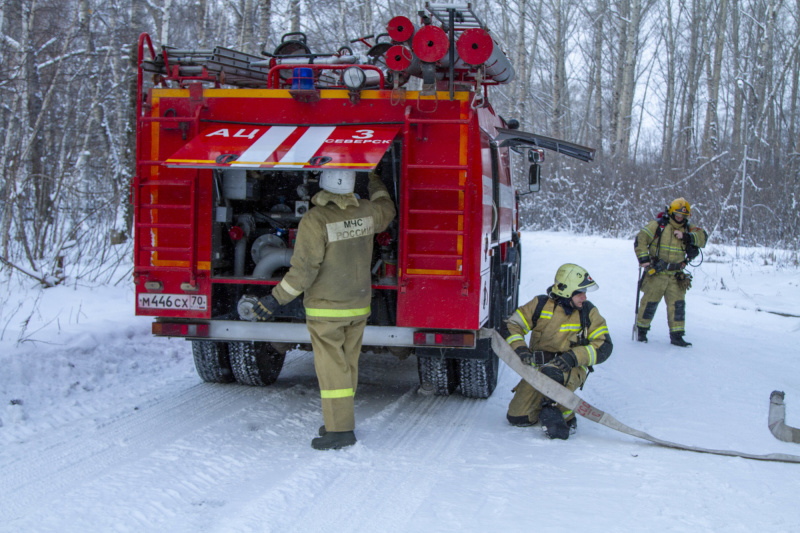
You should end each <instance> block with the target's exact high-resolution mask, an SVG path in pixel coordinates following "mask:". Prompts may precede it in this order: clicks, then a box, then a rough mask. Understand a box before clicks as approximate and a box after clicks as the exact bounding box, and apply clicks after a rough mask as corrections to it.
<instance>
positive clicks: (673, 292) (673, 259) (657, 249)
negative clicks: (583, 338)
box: [633, 198, 708, 348]
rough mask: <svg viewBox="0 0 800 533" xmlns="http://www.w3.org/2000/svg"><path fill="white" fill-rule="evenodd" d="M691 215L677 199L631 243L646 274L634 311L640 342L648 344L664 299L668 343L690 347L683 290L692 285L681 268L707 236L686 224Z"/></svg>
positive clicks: (701, 230) (689, 208)
mask: <svg viewBox="0 0 800 533" xmlns="http://www.w3.org/2000/svg"><path fill="white" fill-rule="evenodd" d="M690 216H692V207H691V206H690V205H689V202H687V201H686V200H684V199H683V198H676V199H675V200H673V201H672V203H671V204H669V207H668V208H667V212H666V213H662V214H661V215H660V218H659V219H658V220H651V221H650V222H648V223H647V225H646V226H645V227H644V228H642V231H640V232H639V234H638V235H637V236H636V239H635V240H634V242H633V247H634V250H635V251H636V259H638V261H639V266H640V267H641V268H643V269H644V271H645V272H644V277H643V278H642V280H641V282H640V283H641V285H640V287H641V290H642V293H643V294H642V301H641V303H640V304H639V309H638V310H637V312H636V328H637V340H638V341H639V342H647V332H648V331H649V330H650V322H652V321H653V317H654V316H655V314H656V309H657V308H658V303H659V302H660V301H661V299H662V298H663V299H664V300H665V301H666V302H667V322H668V323H669V339H670V343H672V344H674V345H675V346H682V347H684V348H685V347H687V346H691V345H692V343H690V342H686V341H685V340H684V339H683V335H684V334H685V331H686V291H687V290H688V289H689V288H690V287H691V286H692V277H691V276H690V275H689V274H687V273H685V272H684V271H683V269H684V267H686V264H687V263H688V262H689V261H691V260H692V259H694V258H695V257H697V255H698V254H699V253H700V248H703V247H704V246H705V245H706V240H707V239H708V235H707V234H706V232H705V230H704V229H702V228H698V227H697V226H691V225H690V224H689V217H690Z"/></svg>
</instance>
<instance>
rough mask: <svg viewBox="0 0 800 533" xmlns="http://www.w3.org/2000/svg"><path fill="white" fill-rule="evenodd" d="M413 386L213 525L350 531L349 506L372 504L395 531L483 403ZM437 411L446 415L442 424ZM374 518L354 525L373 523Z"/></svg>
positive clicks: (425, 494) (452, 457) (454, 454)
mask: <svg viewBox="0 0 800 533" xmlns="http://www.w3.org/2000/svg"><path fill="white" fill-rule="evenodd" d="M415 391H416V385H415V386H414V387H413V390H412V391H409V392H406V393H405V394H403V395H402V396H401V397H400V398H398V399H397V400H396V401H394V402H392V403H390V404H389V405H388V406H386V407H385V408H383V409H382V410H381V411H379V412H378V413H376V414H374V415H372V416H370V417H368V418H367V419H366V420H365V421H363V422H362V423H360V424H359V426H358V434H359V438H360V441H359V444H357V445H356V446H355V447H353V448H349V449H347V450H342V451H329V452H317V451H311V452H308V453H309V457H311V458H312V459H311V460H310V461H308V462H305V463H304V465H303V467H302V468H299V469H296V470H295V471H294V472H293V473H292V474H291V475H290V476H288V477H287V478H286V479H284V480H281V481H280V485H278V486H276V487H275V488H273V489H271V490H270V491H268V492H266V493H265V494H263V495H261V496H259V497H257V498H255V499H250V500H248V501H247V502H245V503H243V504H242V505H241V508H239V509H237V510H236V512H235V513H234V515H235V517H233V518H232V519H229V520H226V521H225V523H224V524H222V523H220V524H219V525H218V528H217V530H218V531H230V530H235V531H274V532H285V531H298V532H305V531H352V530H353V523H352V521H351V520H350V518H351V516H352V512H353V510H354V509H361V508H363V507H364V506H365V505H369V506H372V505H374V506H375V510H376V511H377V512H378V513H383V516H387V517H391V518H388V519H387V520H386V521H382V524H381V527H385V526H386V524H395V526H394V527H395V528H396V529H395V530H397V531H402V530H403V527H402V526H398V525H397V524H403V523H405V522H406V521H407V520H408V519H409V518H410V517H411V516H412V515H413V511H414V510H415V509H417V508H418V507H419V506H420V505H421V504H422V503H423V502H425V501H426V500H427V499H428V498H429V497H430V493H431V491H432V490H433V488H434V486H435V485H436V483H438V482H439V480H440V475H439V474H440V473H443V472H446V471H448V470H449V467H450V465H452V463H453V462H454V461H457V460H458V457H459V456H458V450H459V449H460V447H461V445H462V442H463V441H464V440H465V439H466V438H468V437H469V435H470V431H469V429H470V427H471V426H472V423H473V421H474V420H475V419H476V418H477V415H478V414H479V413H480V411H481V410H483V409H485V408H486V406H487V405H488V402H485V401H482V400H470V399H466V398H462V397H460V396H451V397H420V396H418V395H417V394H416V392H415ZM398 413H399V414H398ZM442 417H446V418H448V419H449V420H450V423H449V424H447V425H444V426H443V425H442V424H441V420H442ZM409 455H411V456H413V457H411V458H408V456H409ZM398 457H400V460H399V461H398V462H397V463H395V459H396V458H398ZM409 463H413V464H415V470H414V472H408V471H407V470H406V469H404V468H403V467H402V466H397V465H398V464H399V465H407V464H409ZM323 480H324V483H323ZM229 518H231V517H229ZM375 526H376V524H374V523H365V524H363V526H362V527H363V530H364V531H374V530H375Z"/></svg>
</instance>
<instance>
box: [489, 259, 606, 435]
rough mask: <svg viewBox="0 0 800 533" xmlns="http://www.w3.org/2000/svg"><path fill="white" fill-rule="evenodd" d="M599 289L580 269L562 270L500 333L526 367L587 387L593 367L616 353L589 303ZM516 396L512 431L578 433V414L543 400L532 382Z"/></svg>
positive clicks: (521, 386)
mask: <svg viewBox="0 0 800 533" xmlns="http://www.w3.org/2000/svg"><path fill="white" fill-rule="evenodd" d="M597 288H598V287H597V283H595V282H594V280H593V279H592V278H591V276H589V273H588V272H586V270H584V269H583V268H581V267H580V266H578V265H574V264H570V263H568V264H565V265H562V266H561V267H560V268H559V269H558V272H557V273H556V277H555V282H554V283H553V286H552V287H549V288H548V289H547V294H546V295H541V296H537V297H536V298H534V299H533V300H531V301H530V302H528V303H526V304H525V305H523V306H522V307H520V308H519V309H517V310H516V312H515V313H514V314H512V315H511V316H510V317H509V318H508V320H507V321H506V323H505V327H504V328H501V330H500V333H501V334H502V335H503V337H505V339H506V341H507V342H508V343H509V344H510V345H511V347H512V348H513V349H514V351H515V352H516V353H517V355H519V357H520V359H522V362H523V363H526V364H530V365H533V366H534V367H537V368H538V370H539V372H541V373H542V374H544V375H546V376H547V377H549V378H550V379H552V380H554V381H556V382H558V383H560V384H561V385H564V386H566V387H567V388H568V389H569V390H571V391H574V390H575V389H577V388H578V387H583V384H584V383H585V382H586V378H587V376H588V375H589V372H591V371H592V366H593V365H597V364H600V363H602V362H603V361H605V360H606V359H608V357H609V356H610V355H611V351H612V349H613V345H612V343H611V335H609V333H608V327H606V320H605V319H604V318H603V317H602V316H601V315H600V312H599V311H598V310H597V308H596V307H595V306H594V305H593V304H592V303H591V302H589V301H588V300H586V292H587V291H593V290H596V289H597ZM529 332H530V334H531V338H530V343H529V344H527V345H526V344H525V335H527V334H528V333H529ZM514 392H515V394H514V398H513V399H512V400H511V403H510V404H509V406H508V414H507V415H506V418H507V419H508V421H509V422H510V423H511V424H512V425H514V426H532V425H534V424H536V422H539V421H540V422H541V423H542V427H544V428H545V432H546V433H547V436H548V437H550V438H551V439H556V438H558V439H565V440H566V439H567V438H569V435H570V432H571V430H572V431H574V430H575V428H576V427H577V419H576V418H575V413H573V412H572V411H571V410H569V409H567V408H565V407H563V406H560V405H557V404H555V403H554V402H552V401H550V400H549V399H548V398H544V397H543V396H542V394H541V393H540V392H538V391H537V390H536V389H534V388H533V387H532V386H531V385H530V384H529V383H528V382H527V381H525V380H522V381H520V382H519V384H518V385H517V386H516V387H515V388H514Z"/></svg>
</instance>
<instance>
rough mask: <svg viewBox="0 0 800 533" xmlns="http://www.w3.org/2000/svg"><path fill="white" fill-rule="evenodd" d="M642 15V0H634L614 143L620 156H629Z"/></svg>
mask: <svg viewBox="0 0 800 533" xmlns="http://www.w3.org/2000/svg"><path fill="white" fill-rule="evenodd" d="M641 16H642V0H633V3H632V5H631V17H630V24H628V31H627V33H626V36H625V52H624V55H623V57H624V63H623V68H622V84H621V87H620V89H621V92H620V98H619V111H618V113H617V115H618V117H619V118H618V119H617V131H616V133H615V141H614V144H615V145H616V146H617V154H618V155H619V156H620V157H623V158H625V157H627V156H628V148H629V146H630V135H631V131H630V130H631V113H632V112H633V96H634V92H635V90H636V64H637V58H638V52H639V50H638V48H639V46H638V40H639V27H640V23H641Z"/></svg>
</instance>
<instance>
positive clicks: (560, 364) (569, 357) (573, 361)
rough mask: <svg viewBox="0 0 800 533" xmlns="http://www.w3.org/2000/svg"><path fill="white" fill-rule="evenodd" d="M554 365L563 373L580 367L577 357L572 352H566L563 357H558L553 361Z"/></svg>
mask: <svg viewBox="0 0 800 533" xmlns="http://www.w3.org/2000/svg"><path fill="white" fill-rule="evenodd" d="M553 365H555V366H556V368H558V369H559V370H561V371H562V372H569V371H570V370H572V369H573V368H575V367H576V366H578V358H577V357H575V354H574V353H572V350H570V351H568V352H564V353H562V354H561V355H557V356H556V358H555V359H553Z"/></svg>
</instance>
